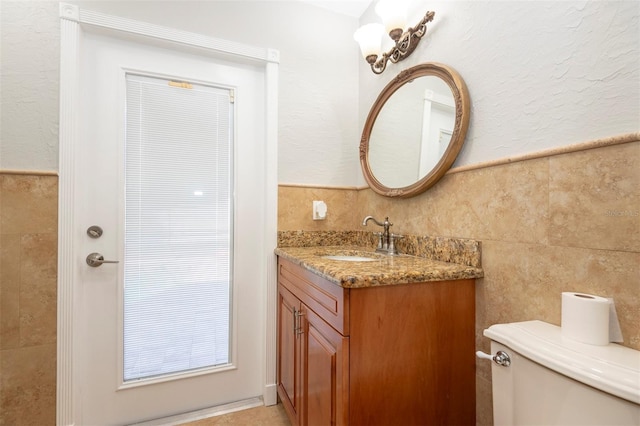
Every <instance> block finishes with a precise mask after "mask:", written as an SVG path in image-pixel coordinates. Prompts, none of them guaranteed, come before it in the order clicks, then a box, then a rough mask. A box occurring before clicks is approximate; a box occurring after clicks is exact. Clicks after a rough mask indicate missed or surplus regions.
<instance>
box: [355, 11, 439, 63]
mask: <svg viewBox="0 0 640 426" xmlns="http://www.w3.org/2000/svg"><path fill="white" fill-rule="evenodd" d="M407 3H408V2H407V1H403V0H400V1H399V0H380V1H379V2H378V4H377V5H376V13H377V14H378V16H380V18H382V22H383V24H384V25H382V24H366V25H363V26H362V27H360V28H359V29H358V30H357V31H356V32H355V34H354V35H353V38H354V39H355V40H356V41H357V42H358V43H359V44H360V50H361V51H362V56H364V59H365V60H366V61H367V62H368V63H369V64H370V65H371V71H373V72H374V73H375V74H381V73H382V72H383V71H384V69H385V68H386V67H387V62H388V61H391V62H393V63H394V64H395V63H396V62H399V61H401V60H403V59H404V58H406V57H408V56H409V55H411V53H412V52H413V51H414V50H415V48H416V46H417V45H418V43H419V42H420V39H421V38H422V36H424V35H425V34H426V33H427V22H431V21H433V16H434V15H435V12H427V13H426V14H425V15H424V18H422V20H421V21H420V22H418V24H417V25H416V26H414V27H410V28H408V29H407V30H405V29H404V28H405V27H406V25H407V23H406V21H407V6H408V4H407ZM385 30H386V32H387V33H388V34H389V37H391V39H392V40H393V41H394V42H395V46H394V47H392V48H391V49H390V50H389V51H388V52H384V53H382V56H381V57H380V58H378V56H379V55H380V51H381V50H382V47H381V46H382V34H383V33H384V32H385Z"/></svg>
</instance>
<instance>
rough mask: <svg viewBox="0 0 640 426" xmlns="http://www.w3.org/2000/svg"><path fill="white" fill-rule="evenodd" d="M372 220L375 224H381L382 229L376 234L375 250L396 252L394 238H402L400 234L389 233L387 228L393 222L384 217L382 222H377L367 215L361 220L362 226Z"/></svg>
mask: <svg viewBox="0 0 640 426" xmlns="http://www.w3.org/2000/svg"><path fill="white" fill-rule="evenodd" d="M370 220H372V221H373V222H374V223H375V224H376V225H378V226H382V229H383V231H382V232H377V233H376V235H377V236H378V247H376V251H377V252H380V253H387V254H398V250H397V249H396V245H395V239H396V238H402V235H394V234H391V233H389V228H390V227H392V226H393V223H391V222H389V218H388V217H385V218H384V222H379V221H378V220H376V218H374V217H373V216H367V217H365V218H364V220H363V221H362V226H367V223H368V222H369V221H370Z"/></svg>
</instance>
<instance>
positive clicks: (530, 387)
mask: <svg viewBox="0 0 640 426" xmlns="http://www.w3.org/2000/svg"><path fill="white" fill-rule="evenodd" d="M484 335H485V336H486V337H489V338H490V339H491V340H492V341H491V354H492V355H493V360H494V361H495V362H492V363H491V371H492V380H493V418H494V424H496V425H581V426H582V425H635V426H638V425H640V351H636V350H633V349H630V348H627V347H624V346H620V345H618V344H615V343H610V344H609V345H606V346H594V345H587V344H583V343H579V342H577V341H573V340H571V339H568V338H566V337H565V338H563V337H562V336H561V334H560V327H558V326H555V325H552V324H547V323H545V322H542V321H526V322H518V323H511V324H498V325H493V326H491V327H489V328H488V329H486V330H485V331H484ZM499 351H503V353H499ZM479 356H481V355H480V353H479ZM507 358H508V359H509V361H507ZM498 362H500V363H502V364H505V365H499V364H498ZM506 364H509V365H508V366H506Z"/></svg>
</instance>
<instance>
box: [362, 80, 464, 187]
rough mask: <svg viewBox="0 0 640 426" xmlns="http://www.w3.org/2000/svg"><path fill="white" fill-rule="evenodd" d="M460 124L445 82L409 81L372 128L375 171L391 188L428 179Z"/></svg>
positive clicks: (379, 115)
mask: <svg viewBox="0 0 640 426" xmlns="http://www.w3.org/2000/svg"><path fill="white" fill-rule="evenodd" d="M454 124H455V105H454V100H453V95H452V94H451V89H449V86H447V84H446V83H445V82H444V81H442V80H441V79H439V78H438V77H434V76H425V77H419V78H416V79H414V80H412V81H410V82H408V83H407V84H405V85H404V86H402V87H400V88H399V89H398V90H397V91H396V92H395V93H394V95H393V96H392V97H390V98H389V99H388V100H387V102H385V104H384V106H383V107H382V109H381V110H380V113H379V114H378V118H377V119H376V124H375V126H374V127H373V129H372V131H371V136H370V138H369V164H370V166H371V171H372V173H373V174H374V175H375V176H376V177H377V178H378V180H379V181H380V183H382V184H383V185H385V186H388V187H390V188H402V187H405V186H409V185H411V184H413V183H414V182H416V181H418V180H420V179H422V178H423V177H424V176H426V175H427V173H428V172H429V171H431V170H432V169H433V167H434V166H435V165H436V164H437V163H438V161H440V158H442V155H443V154H444V152H445V151H446V148H447V146H448V144H449V141H450V139H451V133H452V132H453V126H454ZM388 141H393V143H388ZM399 166H400V167H399Z"/></svg>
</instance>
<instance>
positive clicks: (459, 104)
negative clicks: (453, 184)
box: [360, 62, 470, 198]
mask: <svg viewBox="0 0 640 426" xmlns="http://www.w3.org/2000/svg"><path fill="white" fill-rule="evenodd" d="M426 76H435V77H439V78H441V79H442V80H443V81H444V82H445V83H446V84H447V85H448V86H449V88H450V89H451V94H452V95H453V99H454V102H455V125H454V128H453V132H452V134H451V141H450V142H449V145H448V146H447V149H446V150H445V152H444V154H443V155H442V158H440V160H439V161H438V163H437V164H436V165H435V166H434V167H433V169H431V171H429V172H428V173H427V174H426V175H425V176H424V177H422V178H421V179H419V180H418V181H417V182H415V183H413V184H411V185H409V186H405V187H402V188H389V187H387V186H385V185H383V184H382V183H381V182H380V181H379V180H378V179H377V178H376V177H375V176H374V175H373V173H372V171H371V166H370V164H369V138H370V136H371V131H372V130H373V126H374V124H375V121H376V118H377V117H378V114H379V113H380V110H382V107H383V106H384V104H385V103H386V102H387V100H388V99H389V98H390V97H391V96H392V95H393V94H394V93H395V92H396V91H397V90H398V89H399V88H400V87H402V86H403V85H404V84H406V83H408V82H411V81H413V80H414V79H416V78H418V77H426ZM469 115H470V101H469V92H468V90H467V85H466V84H465V83H464V80H462V77H460V74H458V73H457V71H455V70H454V69H453V68H451V67H449V66H447V65H444V64H440V63H436V62H429V63H425V64H420V65H416V66H414V67H411V68H409V69H406V70H404V71H401V72H400V73H399V74H398V75H397V76H396V77H395V78H394V79H393V80H391V81H390V82H389V83H388V84H387V86H386V87H385V88H384V89H382V92H380V95H378V98H377V99H376V101H375V102H374V104H373V106H372V107H371V111H369V115H368V117H367V121H366V122H365V124H364V130H363V131H362V139H361V140H360V165H361V167H362V172H363V174H364V178H365V180H366V181H367V183H368V184H369V187H371V189H372V190H373V191H375V192H376V193H378V194H380V195H384V196H385V197H398V198H409V197H413V196H416V195H418V194H421V193H423V192H424V191H426V190H427V189H429V188H431V187H432V186H433V185H435V184H436V182H438V181H439V180H440V178H442V176H443V175H444V174H445V173H446V172H447V170H449V168H450V167H451V165H452V164H453V162H454V161H455V159H456V157H457V156H458V153H459V152H460V150H461V149H462V145H463V144H464V140H465V137H466V135H467V128H468V127H469Z"/></svg>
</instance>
